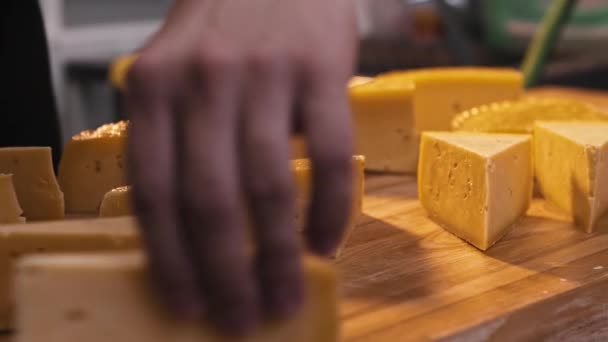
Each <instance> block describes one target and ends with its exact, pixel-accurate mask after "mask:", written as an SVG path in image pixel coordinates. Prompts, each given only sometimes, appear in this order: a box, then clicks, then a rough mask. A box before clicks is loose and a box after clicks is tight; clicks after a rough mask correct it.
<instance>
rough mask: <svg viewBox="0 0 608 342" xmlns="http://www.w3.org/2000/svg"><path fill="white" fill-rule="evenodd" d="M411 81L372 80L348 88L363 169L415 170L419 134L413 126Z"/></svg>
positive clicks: (357, 147)
mask: <svg viewBox="0 0 608 342" xmlns="http://www.w3.org/2000/svg"><path fill="white" fill-rule="evenodd" d="M413 94H414V84H413V83H412V82H411V81H410V80H408V79H399V78H394V79H393V78H390V79H382V78H380V79H375V80H373V81H371V82H368V83H365V84H363V85H359V86H357V87H353V88H351V89H350V101H351V107H352V111H353V115H354V124H355V132H356V151H357V153H358V154H362V155H364V156H365V158H366V169H367V170H370V171H383V172H384V171H385V172H399V173H415V172H416V166H417V162H418V142H419V135H418V134H417V133H416V132H415V129H414V128H415V127H414V107H413V96H414V95H413Z"/></svg>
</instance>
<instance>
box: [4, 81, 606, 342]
mask: <svg viewBox="0 0 608 342" xmlns="http://www.w3.org/2000/svg"><path fill="white" fill-rule="evenodd" d="M538 94H539V95H550V96H555V95H558V96H562V95H567V96H570V97H578V98H581V99H582V100H586V101H589V102H592V103H596V104H597V105H598V106H600V107H602V108H604V109H608V97H606V96H605V94H603V93H598V94H595V93H589V92H578V91H572V90H570V89H547V88H545V89H543V90H541V91H538ZM607 226H608V224H607ZM606 232H608V228H605V229H601V230H600V231H599V232H597V233H594V234H586V233H584V232H582V231H579V230H577V229H575V228H574V227H573V226H572V224H571V223H570V222H569V220H568V218H567V217H564V216H563V215H561V214H559V213H557V212H554V211H552V210H551V208H550V206H549V205H547V203H545V202H544V201H543V200H542V199H535V200H534V201H533V204H532V206H531V208H530V210H529V212H528V216H527V217H525V218H523V219H522V220H521V221H520V222H519V223H518V224H517V225H516V226H515V227H514V229H513V230H512V231H511V232H510V233H509V234H508V235H507V236H506V237H505V238H504V239H503V240H501V241H500V242H499V243H498V244H496V245H495V246H494V247H493V248H491V249H490V250H489V251H488V252H486V253H483V252H481V251H479V250H477V249H475V248H474V247H472V246H470V245H468V244H467V243H465V242H463V241H462V240H460V239H459V238H457V237H455V236H453V235H451V234H450V233H448V232H446V231H445V230H443V229H442V228H440V227H439V226H438V225H436V224H435V223H433V222H432V221H431V220H429V219H428V218H427V217H426V215H425V213H424V211H423V210H422V208H421V207H420V205H419V203H418V200H417V197H416V181H415V178H413V177H409V176H387V175H382V176H381V175H369V176H368V177H366V197H365V201H364V215H363V217H361V219H360V222H359V225H358V226H357V227H356V228H355V231H354V232H353V234H352V235H351V238H350V240H349V242H348V244H347V247H346V249H345V250H344V254H343V255H342V257H341V258H340V259H339V260H337V261H336V262H335V263H336V268H337V270H338V272H339V274H340V289H339V290H340V295H341V299H340V300H341V305H340V317H341V319H342V322H343V324H342V340H343V341H374V342H382V341H389V342H396V341H409V340H416V341H417V340H439V341H466V342H469V341H538V340H546V341H570V340H574V339H578V340H583V341H588V340H592V341H604V340H608V234H606ZM9 339H10V336H8V335H0V342H8V341H9ZM66 342H67V341H66ZM82 342H86V341H82Z"/></svg>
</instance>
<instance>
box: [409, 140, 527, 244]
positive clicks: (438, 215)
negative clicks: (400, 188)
mask: <svg viewBox="0 0 608 342" xmlns="http://www.w3.org/2000/svg"><path fill="white" fill-rule="evenodd" d="M532 163H533V161H532V139H531V136H530V135H509V134H484V133H449V132H425V133H423V135H422V140H421V145H420V164H419V171H418V192H419V198H420V203H421V204H422V206H423V207H424V209H425V210H426V211H427V213H428V215H429V217H430V218H431V219H433V220H434V221H436V222H437V223H439V224H440V225H441V226H442V227H444V228H445V229H446V230H447V231H449V232H451V233H453V234H454V235H456V236H458V237H460V238H462V239H464V240H465V241H468V242H469V243H471V244H472V245H474V246H475V247H477V248H479V249H481V250H484V251H485V250H487V249H488V248H490V247H491V246H492V245H493V244H494V243H496V242H497V241H498V240H499V239H500V238H502V237H503V236H504V235H505V234H506V233H507V232H508V231H509V229H510V228H511V227H512V226H513V225H514V224H515V223H516V221H517V220H518V219H519V218H520V217H521V216H523V215H524V214H525V213H526V211H527V210H528V207H529V205H530V201H531V198H532V178H533V168H532V165H533V164H532Z"/></svg>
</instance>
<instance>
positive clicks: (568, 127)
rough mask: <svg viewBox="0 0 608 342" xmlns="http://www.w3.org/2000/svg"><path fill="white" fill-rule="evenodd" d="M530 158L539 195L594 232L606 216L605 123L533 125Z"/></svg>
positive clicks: (607, 160) (607, 151) (607, 162)
mask: <svg viewBox="0 0 608 342" xmlns="http://www.w3.org/2000/svg"><path fill="white" fill-rule="evenodd" d="M534 155H535V169H536V177H537V180H538V184H539V187H540V190H541V193H542V194H543V196H544V197H545V198H546V199H547V200H548V201H549V202H551V203H553V204H554V205H556V206H557V207H559V208H560V209H561V210H563V211H564V212H566V213H567V214H569V215H571V216H572V218H573V220H574V222H575V223H576V225H577V226H579V227H580V228H582V229H584V230H585V231H587V232H592V231H594V230H595V229H596V228H597V224H598V221H600V220H601V219H602V218H604V217H605V216H606V215H607V214H608V123H605V122H577V123H573V122H537V123H536V125H535V129H534Z"/></svg>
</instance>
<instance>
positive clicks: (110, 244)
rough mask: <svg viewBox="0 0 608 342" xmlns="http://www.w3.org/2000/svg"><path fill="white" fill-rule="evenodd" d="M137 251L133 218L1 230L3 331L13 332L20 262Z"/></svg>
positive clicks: (0, 308)
mask: <svg viewBox="0 0 608 342" xmlns="http://www.w3.org/2000/svg"><path fill="white" fill-rule="evenodd" d="M138 247H139V235H138V232H137V229H136V228H135V225H134V224H133V220H132V219H131V218H114V219H96V220H84V221H82V220H68V221H54V222H39V223H29V224H16V225H5V226H0V330H7V329H12V328H14V326H13V325H12V323H13V319H12V318H13V316H12V315H13V303H14V301H13V296H12V282H13V266H14V262H15V260H16V259H17V258H19V257H22V256H24V255H29V254H36V253H43V252H44V253H61V252H79V253H80V252H91V251H106V250H108V251H109V250H128V249H132V248H138ZM66 295H69V294H66Z"/></svg>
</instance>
